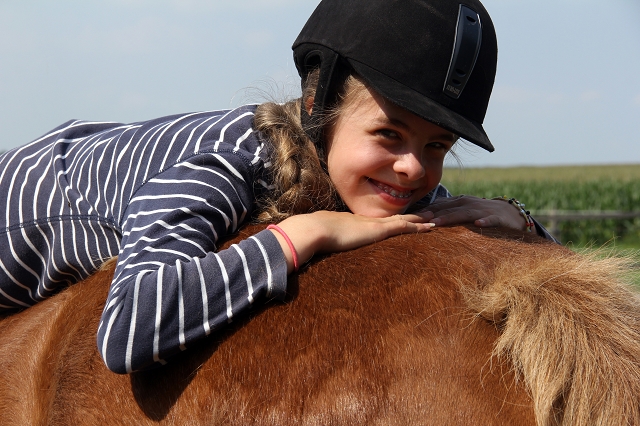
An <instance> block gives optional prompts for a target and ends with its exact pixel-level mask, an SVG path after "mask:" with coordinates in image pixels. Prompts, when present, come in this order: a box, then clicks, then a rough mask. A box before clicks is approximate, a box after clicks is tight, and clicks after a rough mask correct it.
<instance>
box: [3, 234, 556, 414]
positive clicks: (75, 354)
mask: <svg viewBox="0 0 640 426" xmlns="http://www.w3.org/2000/svg"><path fill="white" fill-rule="evenodd" d="M537 246H540V247H542V245H536V244H521V243H517V242H511V241H506V240H503V239H500V238H487V237H482V236H480V235H478V234H475V233H472V232H469V231H467V230H466V229H463V228H458V229H440V230H438V232H431V233H428V234H424V235H410V236H401V237H397V238H393V239H390V240H385V241H383V242H381V243H378V244H374V245H371V246H367V247H363V248H361V249H359V250H356V251H352V252H346V253H339V254H335V255H332V256H328V257H326V258H324V259H321V260H319V261H315V262H313V263H312V264H310V265H308V266H307V267H306V268H304V269H303V270H302V271H301V272H300V273H299V274H298V275H294V276H292V277H291V279H290V282H289V291H290V293H291V295H290V298H289V300H288V302H287V303H276V302H268V303H266V304H262V303H261V304H260V306H256V307H255V308H254V310H253V311H252V312H250V313H249V314H247V315H245V316H244V317H242V318H237V319H235V321H234V323H232V324H230V325H229V326H228V327H227V328H225V329H223V330H218V331H216V332H214V333H213V335H212V336H211V337H210V338H209V339H207V341H204V342H201V343H200V344H198V345H195V346H193V347H190V348H189V349H188V350H187V351H185V352H184V353H181V354H179V355H178V356H176V357H175V358H174V359H171V360H170V362H169V364H168V365H166V366H163V367H161V368H158V369H155V370H150V371H145V372H138V373H133V374H131V375H128V376H119V375H116V374H113V373H111V372H109V371H108V370H107V369H106V367H105V366H104V364H103V363H102V360H101V359H100V357H99V354H98V352H97V348H96V346H95V341H96V340H95V333H96V330H97V327H98V321H99V317H100V313H101V311H102V308H103V303H104V300H105V298H106V292H107V289H108V285H109V282H110V278H111V277H110V274H111V273H112V271H101V272H99V273H98V274H96V275H95V276H93V277H91V278H90V279H88V280H86V281H84V282H82V283H79V284H77V285H74V286H72V287H70V288H69V289H67V290H65V291H64V292H62V293H60V294H59V295H56V296H55V297H53V298H51V299H50V300H48V301H45V302H42V303H40V304H39V305H38V306H35V307H33V308H30V309H29V310H27V311H24V312H22V313H19V314H16V315H14V316H12V317H9V318H7V319H5V320H3V321H2V322H0V366H1V367H2V369H3V370H2V371H3V372H2V373H1V374H0V384H2V387H1V388H0V418H2V419H6V418H19V419H27V420H30V421H27V422H24V423H25V424H27V423H28V424H42V423H50V424H76V425H83V424H103V423H105V424H139V425H144V424H158V423H160V424H181V425H182V424H242V425H248V424H259V425H262V424H274V425H275V424H384V425H393V424H482V425H491V424H496V425H497V424H519V425H521V424H522V425H525V424H535V419H534V411H533V402H532V399H531V397H530V396H529V394H528V393H527V392H526V391H525V389H524V387H523V382H522V381H520V382H518V381H517V380H516V376H515V375H514V367H513V365H511V364H509V363H507V362H506V361H501V360H500V359H499V358H497V357H495V356H493V355H492V351H493V350H494V346H495V343H496V340H497V339H498V337H499V332H498V328H497V327H496V325H495V324H496V323H497V324H498V325H499V324H500V321H496V322H495V323H494V322H492V321H485V320H483V319H481V318H480V317H478V316H477V315H476V314H475V313H474V312H472V311H471V310H470V309H469V307H468V305H467V302H466V301H465V299H464V298H463V296H462V294H461V292H460V291H459V289H460V282H461V279H462V280H471V281H474V280H475V281H477V282H480V281H482V280H485V279H486V275H487V274H489V275H490V274H491V271H493V270H494V269H495V268H496V267H497V266H498V263H500V259H501V257H503V256H506V257H508V256H510V255H512V254H513V251H514V249H518V250H522V251H523V252H527V251H531V250H539V249H538V248H537ZM545 247H548V249H549V250H550V251H551V252H552V253H553V252H554V250H559V249H556V248H553V247H551V246H545ZM44 324H48V326H47V327H43V325H44ZM8 354H10V355H8ZM5 355H6V357H5ZM34 413H35V414H34ZM29 416H31V417H29Z"/></svg>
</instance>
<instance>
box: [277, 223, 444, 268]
mask: <svg viewBox="0 0 640 426" xmlns="http://www.w3.org/2000/svg"><path fill="white" fill-rule="evenodd" d="M432 217H433V216H432V215H431V214H430V213H426V214H423V213H417V214H404V215H395V216H390V217H385V218H371V217H365V216H359V215H354V214H352V213H345V212H332V211H318V212H314V213H310V214H302V215H296V216H291V217H289V218H287V219H285V220H283V221H282V222H280V223H279V224H278V226H280V228H282V230H283V231H285V232H286V234H287V235H288V236H289V238H290V239H291V242H292V243H293V246H294V247H295V249H296V252H297V253H298V262H299V264H300V265H302V264H303V263H305V262H306V261H308V260H309V259H311V257H312V256H313V255H314V254H316V253H333V252H339V251H345V250H351V249H355V248H358V247H361V246H364V245H367V244H371V243H373V242H376V241H381V240H384V239H386V238H389V237H392V236H394V235H399V234H407V233H414V232H426V231H428V230H429V229H431V228H432V227H434V226H435V225H434V224H433V223H428V222H429V219H431V218H432ZM272 232H273V234H274V235H275V236H276V238H278V241H279V242H280V245H281V246H282V250H283V252H284V253H285V257H286V258H287V265H288V272H289V273H290V272H291V271H293V256H292V254H291V251H290V249H289V246H288V244H287V242H286V241H285V239H284V237H282V236H281V235H280V234H279V233H278V232H276V231H272Z"/></svg>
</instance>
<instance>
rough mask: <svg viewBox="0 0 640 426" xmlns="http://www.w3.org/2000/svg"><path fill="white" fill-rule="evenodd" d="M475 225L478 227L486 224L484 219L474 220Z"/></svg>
mask: <svg viewBox="0 0 640 426" xmlns="http://www.w3.org/2000/svg"><path fill="white" fill-rule="evenodd" d="M476 223H477V224H478V226H484V225H486V224H487V222H486V221H485V220H484V219H478V220H476Z"/></svg>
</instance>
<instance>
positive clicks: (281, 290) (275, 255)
mask: <svg viewBox="0 0 640 426" xmlns="http://www.w3.org/2000/svg"><path fill="white" fill-rule="evenodd" d="M255 237H256V238H257V239H258V240H259V241H260V242H261V243H262V245H263V246H264V249H265V250H266V252H267V255H268V256H269V264H270V265H271V286H270V289H269V290H267V297H272V298H275V299H278V300H283V299H284V298H285V296H286V295H287V259H286V258H285V256H284V252H283V251H282V247H281V246H280V243H279V242H278V239H277V238H276V236H275V235H273V232H271V231H269V230H266V229H265V230H263V231H260V232H258V233H257V234H256V235H255Z"/></svg>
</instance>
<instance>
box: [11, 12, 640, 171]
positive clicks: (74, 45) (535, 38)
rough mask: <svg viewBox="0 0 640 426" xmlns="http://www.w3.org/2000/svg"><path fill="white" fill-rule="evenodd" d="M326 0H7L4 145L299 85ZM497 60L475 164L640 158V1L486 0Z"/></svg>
mask: <svg viewBox="0 0 640 426" xmlns="http://www.w3.org/2000/svg"><path fill="white" fill-rule="evenodd" d="M317 3H318V1H317V0H235V1H233V2H224V1H218V0H209V1H204V0H102V1H97V0H96V1H86V0H76V1H71V0H59V1H56V2H51V1H40V0H33V1H23V0H2V1H0V58H2V59H1V60H0V134H1V135H2V138H0V150H6V149H10V148H13V147H16V146H19V145H22V144H24V143H26V142H29V141H30V140H32V139H34V138H36V137H38V136H39V135H41V134H43V133H44V132H46V131H47V130H50V129H52V128H54V127H56V126H57V125H59V124H61V123H63V122H65V121H67V120H69V119H72V118H77V119H89V120H107V121H122V122H132V121H139V120H145V119H150V118H154V117H158V116H161V115H168V114H173V113H180V112H188V111H195V110H205V109H219V108H227V107H230V106H234V105H240V104H242V103H245V102H259V101H261V100H263V99H264V97H265V96H266V97H275V98H276V99H280V100H281V99H284V98H286V97H287V96H295V95H296V94H297V93H298V90H299V89H298V79H297V74H296V72H295V68H294V66H293V61H292V59H291V49H290V46H291V43H292V42H293V40H294V39H295V37H296V36H297V34H298V32H299V30H300V29H301V28H302V25H303V24H304V22H305V21H306V19H307V17H308V16H309V14H310V13H311V12H312V10H313V9H314V8H315V6H316V5H317ZM484 4H485V6H486V8H487V9H488V10H489V13H490V14H491V16H492V18H493V21H494V24H495V26H496V30H497V33H498V45H499V59H498V74H497V77H496V84H495V87H494V94H493V97H492V100H491V102H490V104H489V111H488V113H487V117H486V120H485V128H486V130H487V133H488V134H489V136H490V138H491V140H492V142H493V144H494V146H495V147H496V151H495V152H494V153H491V154H489V153H485V152H483V151H481V150H480V149H475V148H473V147H472V148H468V149H461V150H460V151H459V154H460V157H461V158H462V162H463V164H464V165H465V166H467V167H477V166H486V165H492V166H517V165H551V164H612V163H634V164H639V166H640V136H639V135H638V123H639V122H640V78H639V77H638V73H639V72H640V25H639V24H638V16H640V2H638V1H637V0H607V1H606V2H605V1H601V0H600V1H595V0H582V1H578V0H538V1H536V2H531V1H524V0H485V1H484Z"/></svg>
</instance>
